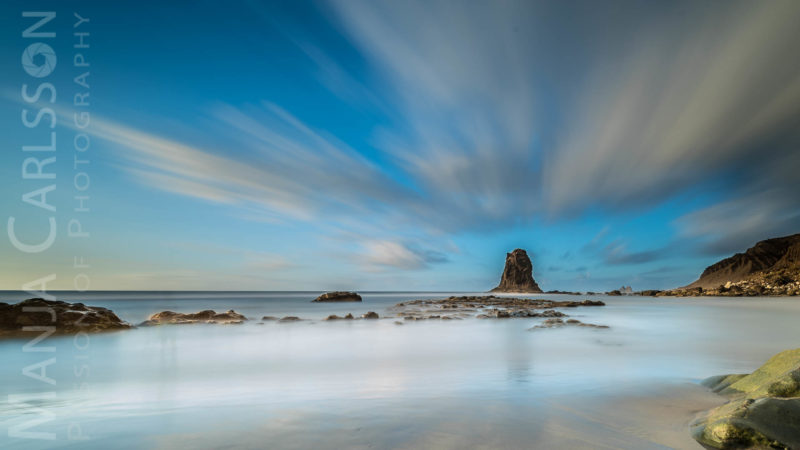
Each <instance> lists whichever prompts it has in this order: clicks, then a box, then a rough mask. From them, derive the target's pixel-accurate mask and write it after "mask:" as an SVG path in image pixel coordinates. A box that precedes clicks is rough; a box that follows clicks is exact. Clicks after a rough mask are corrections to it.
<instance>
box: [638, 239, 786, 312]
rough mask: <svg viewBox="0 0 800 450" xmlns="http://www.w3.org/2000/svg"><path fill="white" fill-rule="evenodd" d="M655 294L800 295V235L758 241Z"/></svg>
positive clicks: (651, 292) (652, 292)
mask: <svg viewBox="0 0 800 450" xmlns="http://www.w3.org/2000/svg"><path fill="white" fill-rule="evenodd" d="M647 293H648V294H644V292H642V295H655V296H659V297H660V296H678V297H695V296H723V297H743V296H746V297H757V296H780V295H800V234H794V235H791V236H784V237H780V238H774V239H767V240H765V241H761V242H758V243H757V244H756V245H754V246H753V247H751V248H749V249H747V250H746V251H745V252H744V253H737V254H735V255H733V256H731V257H730V258H725V259H723V260H722V261H719V262H717V263H715V264H712V265H710V266H708V267H707V268H706V269H705V270H704V271H703V273H702V274H701V275H700V278H698V279H697V280H696V281H695V282H693V283H691V284H689V285H687V286H684V287H682V288H677V289H671V290H666V291H647Z"/></svg>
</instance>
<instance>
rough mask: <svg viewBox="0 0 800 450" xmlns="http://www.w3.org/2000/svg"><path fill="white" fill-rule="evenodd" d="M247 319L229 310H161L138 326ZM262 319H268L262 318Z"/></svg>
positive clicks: (241, 320)
mask: <svg viewBox="0 0 800 450" xmlns="http://www.w3.org/2000/svg"><path fill="white" fill-rule="evenodd" d="M245 320H247V317H245V316H243V315H241V314H239V313H237V312H236V311H234V310H229V311H227V312H224V313H218V312H216V311H213V310H210V309H207V310H205V311H200V312H196V313H177V312H174V311H162V312H160V313H156V314H153V315H152V316H150V318H149V319H147V320H146V321H144V322H142V323H141V324H140V325H139V326H145V327H146V326H153V325H183V324H192V323H221V324H240V323H243V322H244V321H245ZM262 320H269V319H268V318H266V317H265V318H264V319H262Z"/></svg>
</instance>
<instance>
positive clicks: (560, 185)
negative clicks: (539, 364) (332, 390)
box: [0, 0, 800, 291]
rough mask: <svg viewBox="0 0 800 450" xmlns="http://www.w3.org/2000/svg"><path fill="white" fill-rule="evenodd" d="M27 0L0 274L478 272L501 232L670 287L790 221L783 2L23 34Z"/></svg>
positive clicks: (601, 281)
mask: <svg viewBox="0 0 800 450" xmlns="http://www.w3.org/2000/svg"><path fill="white" fill-rule="evenodd" d="M29 5H30V2H24V1H19V0H18V1H10V2H4V3H3V5H2V6H0V20H1V21H2V28H1V31H0V33H2V35H3V36H2V44H0V58H1V59H2V61H3V68H4V70H3V71H2V74H0V89H1V90H0V127H2V128H0V130H2V136H3V137H4V142H3V143H4V149H3V152H2V154H0V167H1V168H2V169H1V170H2V172H0V179H1V180H2V181H0V185H1V186H2V197H0V205H2V209H3V212H4V217H3V218H2V220H0V223H2V225H3V233H2V235H3V238H2V239H0V241H1V242H2V243H0V255H2V257H0V289H12V290H16V289H20V287H21V286H22V285H23V284H24V283H26V282H30V281H32V280H36V279H38V278H40V277H44V276H48V275H50V274H55V275H56V280H55V281H53V282H51V283H49V285H48V287H49V288H51V289H73V288H75V287H76V286H75V283H76V281H77V282H78V283H79V287H82V286H86V284H85V283H86V282H87V280H88V283H89V284H88V286H89V288H90V289H145V290H161V289H187V290H195V289H197V290H204V289H211V290H231V289H241V290H330V289H356V290H460V291H471V290H488V289H490V288H492V287H493V286H494V285H496V283H497V281H498V280H499V276H500V272H501V271H502V267H503V261H504V258H505V253H506V252H508V251H511V250H513V249H514V248H525V249H527V250H528V252H529V254H530V255H531V256H532V258H533V264H534V277H535V278H536V280H537V281H538V282H539V284H540V285H541V286H542V288H544V289H546V290H550V289H561V290H581V291H585V290H596V291H600V290H609V289H615V288H618V287H619V286H620V285H623V284H624V285H632V286H633V288H634V289H637V290H638V289H649V288H670V287H676V286H681V285H685V284H688V283H690V282H691V281H693V280H694V279H696V278H697V276H698V275H699V274H700V272H701V271H702V270H703V269H704V268H705V267H706V266H707V265H709V264H711V263H713V262H715V261H717V260H718V259H721V258H722V257H725V256H729V255H730V254H732V253H734V252H740V251H744V250H745V249H746V248H748V247H750V246H752V245H753V244H754V243H755V242H757V241H759V240H762V239H767V238H770V237H777V236H782V235H788V234H792V233H797V232H800V202H798V195H797V194H798V192H800V177H798V170H800V152H798V151H797V150H798V146H800V52H798V44H800V27H798V26H797V24H798V23H800V2H797V1H770V2H749V1H730V2H711V1H679V2H656V1H606V2H595V1H559V2H541V1H523V0H520V1H514V0H508V1H488V0H486V1H455V0H451V1H415V0H409V1H402V2H400V1H360V0H332V1H298V2H258V1H230V2H225V3H224V4H220V3H219V2H212V1H200V2H160V4H152V3H144V2H132V1H120V2H113V4H111V3H110V2H99V1H96V2H94V1H86V2H54V1H51V2H42V3H41V4H37V6H36V9H35V11H55V12H56V16H55V18H54V19H53V20H51V21H49V22H48V23H46V24H44V25H43V26H42V28H41V29H40V30H39V31H47V32H54V33H55V36H53V37H50V36H38V37H23V31H24V30H25V29H26V28H28V27H30V26H31V25H33V24H34V23H36V21H37V20H38V19H37V18H31V17H23V15H22V13H23V11H30V8H31V6H29ZM76 12H77V13H78V15H79V16H80V17H83V18H84V19H89V20H88V21H80V19H78V18H77V17H76V16H75V15H74V13H76ZM75 32H88V33H89V34H88V35H86V36H84V39H85V43H88V44H89V47H88V48H75V47H74V44H75V43H76V42H77V37H76V36H75V35H74V34H73V33H75ZM35 43H44V44H47V45H48V46H49V47H50V48H52V50H53V53H54V54H55V55H56V61H57V62H56V63H55V65H54V66H53V67H52V71H50V69H49V68H48V69H47V70H46V71H47V72H49V73H46V74H45V73H44V71H45V69H43V68H42V66H43V65H45V64H47V61H48V59H47V56H46V55H44V54H37V55H36V57H35V58H34V59H33V60H32V62H31V61H29V66H28V70H26V68H25V67H24V63H25V61H24V59H25V56H24V55H25V52H26V51H29V50H28V49H29V48H30V45H31V44H35ZM34 53H36V52H34ZM76 54H81V57H80V58H84V59H85V61H87V62H88V63H89V64H90V65H89V66H88V68H87V67H85V66H84V67H81V66H76V65H75V62H76V61H78V60H76ZM81 61H82V60H81ZM30 64H32V66H31V65H30ZM37 70H38V72H37V75H44V76H42V77H41V78H39V77H37V76H35V75H32V74H31V73H30V72H35V71H37ZM86 71H89V73H90V74H89V75H88V77H85V78H82V79H81V80H80V81H82V82H83V83H84V84H88V88H87V87H86V86H81V85H79V84H78V83H76V81H75V77H78V76H79V75H81V74H83V73H85V72H86ZM42 83H51V84H52V86H53V90H54V91H55V92H56V97H55V99H54V101H53V102H52V103H51V100H53V99H52V95H51V94H52V92H51V91H50V89H47V88H43V91H42V92H41V96H40V98H39V101H38V102H37V103H31V102H28V101H27V100H26V99H25V98H24V95H23V89H24V88H23V85H27V93H28V94H29V95H31V96H32V95H33V94H34V92H35V91H36V89H37V87H40V86H41V85H42ZM87 92H88V93H89V97H88V99H90V100H89V104H88V106H87V105H76V104H75V101H76V97H75V95H76V94H78V95H83V94H85V93H87ZM82 98H84V99H85V98H87V97H82ZM43 108H53V111H54V112H53V115H52V116H55V117H56V123H55V126H54V127H53V128H50V125H51V118H52V116H51V115H50V114H47V113H41V111H42V109H43ZM23 110H27V112H24V111H23ZM76 112H77V113H80V112H88V113H89V114H90V117H91V122H90V124H89V126H88V127H87V128H85V129H81V128H79V127H78V126H76V125H75V124H74V116H73V114H74V113H76ZM37 113H41V114H43V117H42V118H41V120H40V121H39V122H38V125H36V126H32V127H27V126H26V125H25V124H24V123H23V120H25V117H27V120H28V121H29V123H30V122H32V121H34V120H35V117H36V115H37ZM26 114H27V116H25V117H22V118H21V115H26ZM51 132H52V133H55V135H56V137H57V138H56V143H57V145H56V150H55V151H54V152H24V151H23V150H22V149H23V146H31V145H44V144H47V143H49V142H50V137H51ZM83 132H85V133H86V136H87V137H88V141H86V142H88V143H89V147H88V150H86V151H85V152H77V151H76V149H75V144H76V141H75V139H76V136H78V135H80V133H83ZM78 139H79V143H82V142H84V141H80V139H82V138H81V137H79V138H78ZM83 139H87V138H83ZM49 156H55V157H56V159H57V160H56V162H55V163H53V164H48V165H46V166H44V168H45V170H46V171H48V173H50V172H52V173H54V174H55V178H54V179H30V178H28V179H24V178H23V173H22V172H23V169H22V166H23V165H24V161H25V159H26V158H30V157H37V158H40V159H44V158H46V157H49ZM76 156H77V157H79V158H83V159H85V160H87V161H89V162H88V163H86V164H76V162H75V157H76ZM28 168H29V169H32V166H30V165H29V166H28ZM81 173H85V175H82V174H81ZM76 177H77V178H76ZM76 181H77V182H78V183H79V184H80V186H81V187H85V190H83V191H79V190H78V188H77V187H76V184H75V183H76ZM87 182H88V185H86V183H87ZM51 185H54V186H55V189H54V190H52V191H47V192H48V193H47V199H46V200H47V206H52V207H53V208H55V211H51V210H48V209H46V208H45V207H43V206H45V205H44V204H39V205H38V206H37V205H34V204H32V203H35V200H36V199H37V197H32V198H30V197H29V200H30V201H29V202H25V201H23V196H24V195H25V194H26V193H30V192H34V191H36V190H37V189H45V190H47V189H48V187H49V186H51ZM76 195H86V196H88V198H87V199H85V200H84V202H85V206H86V207H88V209H89V211H84V212H80V211H75V208H76V207H78V206H79V204H78V203H77V200H76V199H75V196H76ZM38 199H39V200H41V198H40V197H38ZM9 217H14V218H15V220H16V222H15V232H16V235H17V236H18V238H19V240H20V241H22V242H24V243H36V242H42V241H43V240H44V239H45V237H46V236H47V235H48V230H49V222H48V219H49V218H50V217H53V218H54V219H55V220H56V223H57V228H56V230H57V233H56V236H55V241H54V243H53V244H52V246H49V247H48V248H47V249H45V250H42V251H41V252H38V253H25V252H22V251H20V250H19V249H17V248H16V247H15V246H14V245H13V244H12V242H11V240H10V238H9V236H8V234H9V233H8V231H9V230H8V218H9ZM73 220H76V221H80V224H81V227H82V230H83V231H86V232H89V236H88V237H84V238H81V237H71V236H70V227H71V226H72V228H73V229H72V231H73V232H74V231H77V228H75V227H76V226H77V225H75V224H76V223H77V222H72V225H70V223H71V221H73ZM76 258H78V260H76ZM80 258H83V259H82V261H83V263H84V264H88V267H75V265H76V261H77V262H80V261H81V260H80ZM76 277H77V279H76Z"/></svg>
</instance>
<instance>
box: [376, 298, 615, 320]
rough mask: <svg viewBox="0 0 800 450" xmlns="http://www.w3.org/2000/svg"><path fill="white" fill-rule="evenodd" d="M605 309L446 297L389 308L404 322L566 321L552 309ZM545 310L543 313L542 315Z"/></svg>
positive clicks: (589, 302) (579, 303)
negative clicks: (428, 320) (467, 320)
mask: <svg viewBox="0 0 800 450" xmlns="http://www.w3.org/2000/svg"><path fill="white" fill-rule="evenodd" d="M583 306H605V303H603V302H601V301H597V300H583V301H571V300H567V301H554V300H545V299H530V298H513V297H497V296H494V295H484V296H461V297H455V296H452V297H447V298H444V299H424V300H409V301H405V302H401V303H398V304H396V305H394V306H393V307H391V308H389V310H388V312H389V314H390V315H391V314H394V315H395V316H396V317H402V318H403V319H404V320H427V319H441V320H451V319H456V320H459V319H467V318H470V317H475V318H478V319H510V318H533V317H537V318H538V317H544V318H552V317H567V315H566V314H564V313H562V312H560V311H556V310H554V309H552V308H577V307H583ZM542 310H544V311H542Z"/></svg>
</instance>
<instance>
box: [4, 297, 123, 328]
mask: <svg viewBox="0 0 800 450" xmlns="http://www.w3.org/2000/svg"><path fill="white" fill-rule="evenodd" d="M23 327H53V334H74V333H79V332H85V333H97V332H102V331H114V330H126V329H129V328H132V326H131V324H129V323H127V322H123V321H122V320H121V319H120V318H119V317H117V315H116V314H114V312H113V311H111V310H110V309H106V308H101V307H99V306H86V305H84V304H83V303H67V302H62V301H56V300H45V299H42V298H32V299H28V300H24V301H21V302H19V303H16V304H11V305H10V304H8V303H0V337H34V336H36V335H38V334H42V333H44V332H45V331H44V330H40V329H37V330H33V331H32V330H28V331H25V330H24V329H23Z"/></svg>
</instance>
